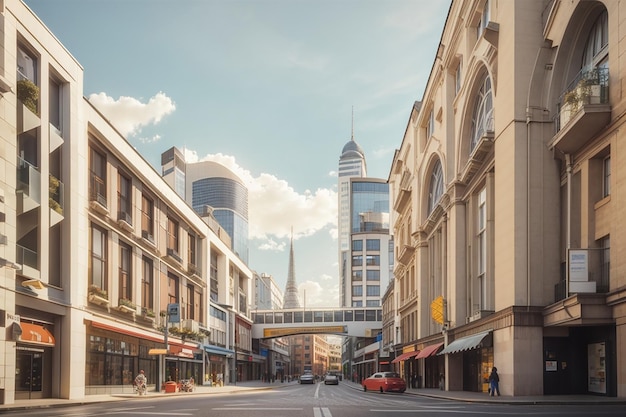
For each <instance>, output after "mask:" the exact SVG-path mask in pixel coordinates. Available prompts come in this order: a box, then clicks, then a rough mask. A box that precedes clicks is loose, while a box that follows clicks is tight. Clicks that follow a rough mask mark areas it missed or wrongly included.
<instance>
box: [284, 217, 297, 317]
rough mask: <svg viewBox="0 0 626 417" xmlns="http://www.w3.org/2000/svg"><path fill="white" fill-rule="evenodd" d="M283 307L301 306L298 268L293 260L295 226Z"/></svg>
mask: <svg viewBox="0 0 626 417" xmlns="http://www.w3.org/2000/svg"><path fill="white" fill-rule="evenodd" d="M283 308H285V309H289V308H300V300H299V299H298V285H297V284H296V268H295V265H294V262H293V227H292V228H291V247H290V249H289V272H288V275H287V286H286V287H285V298H284V300H283Z"/></svg>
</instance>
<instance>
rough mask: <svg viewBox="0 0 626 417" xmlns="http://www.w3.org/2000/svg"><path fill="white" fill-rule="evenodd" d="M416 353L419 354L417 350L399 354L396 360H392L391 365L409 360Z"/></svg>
mask: <svg viewBox="0 0 626 417" xmlns="http://www.w3.org/2000/svg"><path fill="white" fill-rule="evenodd" d="M418 353H420V351H419V350H414V351H413V352H405V353H403V354H401V355H400V356H398V357H397V358H395V359H394V360H392V361H391V363H398V362H400V361H405V360H407V359H411V358H412V357H413V356H415V355H417V354H418Z"/></svg>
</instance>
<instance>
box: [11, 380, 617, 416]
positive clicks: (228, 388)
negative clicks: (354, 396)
mask: <svg viewBox="0 0 626 417" xmlns="http://www.w3.org/2000/svg"><path fill="white" fill-rule="evenodd" d="M292 384H297V382H293V381H292V382H284V383H281V382H273V383H267V382H262V381H245V382H239V383H237V384H236V385H235V384H231V385H225V386H223V387H211V386H202V385H201V386H197V387H196V389H195V391H193V392H176V393H164V392H163V391H161V392H155V391H149V392H148V393H147V394H146V395H145V396H142V397H139V396H138V395H137V394H134V393H131V392H129V393H124V394H110V395H109V394H107V395H89V396H86V397H85V398H81V399H77V400H66V399H58V398H44V399H37V400H17V401H15V403H14V404H0V413H1V412H2V411H5V410H26V409H32V408H46V407H67V406H70V405H82V404H92V403H103V402H114V401H125V400H128V399H131V398H132V399H148V398H157V397H172V396H184V395H198V394H201V395H207V394H224V393H233V392H243V391H260V390H271V389H277V388H281V387H286V386H289V385H292ZM340 384H342V385H346V386H348V387H350V388H352V389H355V390H362V387H361V385H360V384H357V383H354V382H350V381H346V380H343V381H341V382H340ZM406 394H410V395H419V396H423V397H430V398H439V399H444V400H453V401H463V402H479V403H499V404H517V405H521V404H526V405H528V404H552V405H560V404H594V405H603V404H606V405H617V404H623V405H626V399H625V398H614V397H602V396H595V395H537V396H518V397H513V396H506V395H503V396H500V397H490V396H489V395H487V394H485V393H480V392H468V391H441V390H438V389H434V388H414V389H408V390H407V391H406V392H405V395H406Z"/></svg>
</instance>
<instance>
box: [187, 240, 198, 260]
mask: <svg viewBox="0 0 626 417" xmlns="http://www.w3.org/2000/svg"><path fill="white" fill-rule="evenodd" d="M187 240H188V243H189V245H188V248H187V261H188V262H189V263H190V264H191V265H194V266H195V265H198V264H197V261H196V250H197V248H196V235H194V234H193V233H189V234H188V235H187Z"/></svg>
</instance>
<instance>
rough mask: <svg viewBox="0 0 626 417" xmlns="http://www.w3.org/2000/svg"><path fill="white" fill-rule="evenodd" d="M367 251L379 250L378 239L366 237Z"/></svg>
mask: <svg viewBox="0 0 626 417" xmlns="http://www.w3.org/2000/svg"><path fill="white" fill-rule="evenodd" d="M366 247H367V250H368V251H378V252H379V251H380V239H367V244H366Z"/></svg>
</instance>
